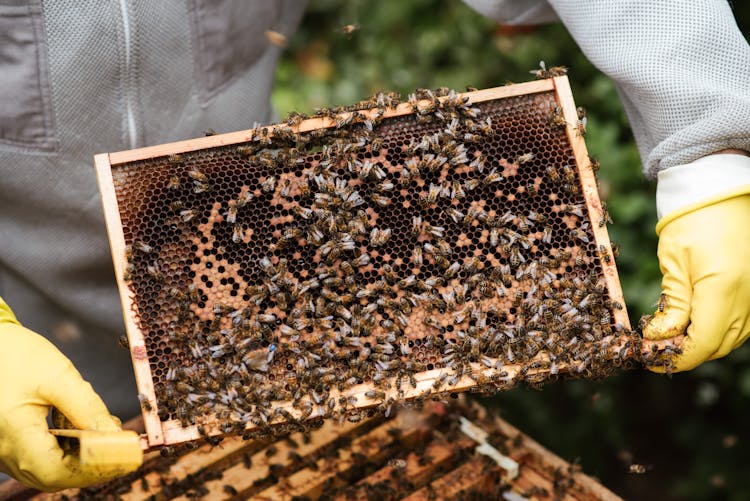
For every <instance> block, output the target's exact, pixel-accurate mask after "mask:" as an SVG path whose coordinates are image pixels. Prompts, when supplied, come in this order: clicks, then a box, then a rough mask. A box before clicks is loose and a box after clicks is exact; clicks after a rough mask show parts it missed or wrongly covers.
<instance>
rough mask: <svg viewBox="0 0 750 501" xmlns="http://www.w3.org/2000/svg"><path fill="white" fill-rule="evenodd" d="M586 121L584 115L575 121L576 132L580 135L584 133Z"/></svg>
mask: <svg viewBox="0 0 750 501" xmlns="http://www.w3.org/2000/svg"><path fill="white" fill-rule="evenodd" d="M586 123H587V118H586V117H583V118H582V119H580V120H578V122H576V133H577V134H578V135H579V136H581V137H583V136H585V135H586Z"/></svg>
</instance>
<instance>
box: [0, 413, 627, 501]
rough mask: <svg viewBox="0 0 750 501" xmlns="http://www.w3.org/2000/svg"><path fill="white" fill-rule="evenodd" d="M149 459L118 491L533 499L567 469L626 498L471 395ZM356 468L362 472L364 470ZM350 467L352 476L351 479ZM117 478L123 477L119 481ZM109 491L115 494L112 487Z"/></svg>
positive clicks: (134, 495)
mask: <svg viewBox="0 0 750 501" xmlns="http://www.w3.org/2000/svg"><path fill="white" fill-rule="evenodd" d="M458 416H463V417H465V418H468V419H470V420H471V421H472V423H473V424H474V425H475V426H477V427H478V428H480V429H481V430H482V431H483V432H485V433H488V434H492V436H493V437H494V443H495V444H500V443H502V444H504V445H505V448H504V449H503V454H504V455H505V456H506V457H508V458H510V459H511V460H512V461H514V462H516V463H517V464H518V475H517V476H515V477H514V478H507V475H506V474H505V473H507V470H506V471H503V468H502V466H499V465H497V464H495V463H493V462H492V461H488V458H487V456H483V455H482V454H480V453H477V452H476V451H475V449H476V447H477V444H478V442H476V441H475V440H474V439H472V438H470V437H469V436H468V435H465V434H461V433H460V432H456V431H455V430H456V428H457V427H456V426H455V425H456V424H457V421H458V419H460V418H459V417H458ZM394 431H397V433H394ZM506 449H507V450H506ZM152 460H154V461H156V462H158V461H160V460H161V458H159V457H158V453H154V455H153V456H149V457H147V459H146V462H145V463H144V469H143V470H142V471H141V472H140V473H139V474H137V475H135V476H133V477H132V478H130V479H128V480H127V481H125V482H126V483H129V484H130V489H129V490H127V492H122V491H120V492H119V493H118V497H119V498H120V499H122V500H123V501H131V500H132V501H135V500H142V499H145V498H147V497H150V496H154V497H155V498H156V499H175V500H178V501H188V500H189V499H191V498H190V497H189V496H188V495H187V493H185V492H183V493H181V494H179V495H169V494H168V492H169V489H168V484H174V483H178V482H180V481H183V480H184V479H186V478H188V477H193V478H201V476H202V474H203V473H205V472H207V471H214V472H215V471H220V472H221V477H220V478H216V475H214V476H211V478H209V479H207V480H203V481H202V482H201V485H202V487H204V488H205V490H206V491H207V493H206V494H205V496H204V497H203V499H228V498H230V497H231V494H229V493H227V491H226V490H225V489H224V486H225V485H229V486H231V487H232V488H233V489H235V490H236V491H237V493H238V495H237V496H236V498H242V499H245V498H248V499H274V500H276V499H279V500H289V499H292V498H293V496H295V495H296V496H300V497H305V498H309V499H317V498H318V497H319V496H320V495H321V494H322V493H324V492H325V490H326V489H329V490H330V489H333V488H336V487H339V486H340V487H344V488H346V489H351V490H344V489H342V490H340V491H339V492H338V493H336V496H335V497H334V499H337V500H339V499H340V500H346V499H354V498H356V499H359V498H360V497H357V496H355V495H354V494H355V493H359V494H363V493H364V492H367V491H370V492H372V491H373V487H374V486H376V485H378V484H380V485H390V486H392V487H394V489H395V490H396V491H398V490H401V489H403V490H402V492H400V493H399V494H398V495H399V498H400V499H403V500H409V501H427V500H429V499H434V493H435V492H437V493H440V495H441V499H452V498H454V497H458V496H459V495H460V493H461V492H462V491H464V490H466V489H471V488H475V487H478V488H479V489H480V490H482V491H485V492H492V491H493V490H495V489H496V488H498V487H501V486H507V489H508V490H509V491H511V492H515V493H516V494H518V495H523V493H524V492H529V491H530V490H532V489H538V490H540V491H542V492H543V491H546V492H547V493H548V495H547V496H544V495H537V496H536V497H535V498H538V499H547V500H548V499H552V498H557V497H558V494H561V493H559V492H555V491H554V489H555V486H556V485H555V482H556V479H557V480H559V477H562V476H566V477H567V485H568V487H567V488H566V489H565V491H564V495H563V496H562V497H561V499H564V500H566V501H584V500H585V501H589V500H598V501H622V500H621V498H620V497H619V496H617V495H615V494H614V493H613V492H612V491H610V490H609V489H607V488H606V487H604V486H603V485H602V484H600V483H598V482H597V481H596V480H595V479H593V478H592V477H589V476H587V475H586V474H585V473H582V472H580V471H577V470H576V469H574V468H573V467H572V466H571V464H570V463H568V462H566V461H564V460H563V459H561V458H560V457H558V456H557V455H555V454H554V453H552V452H550V451H549V450H547V449H545V448H544V447H543V446H541V445H540V444H539V443H537V442H535V441H534V440H533V439H532V438H530V437H529V436H527V435H525V434H523V432H522V431H520V430H518V429H517V428H516V427H514V426H513V425H511V424H509V423H508V422H506V421H504V420H502V419H501V418H500V417H498V416H497V415H495V414H494V413H491V412H489V411H487V410H486V409H485V408H483V407H482V406H481V405H479V404H477V403H475V402H470V401H467V399H460V400H459V401H457V402H455V403H453V404H450V405H444V404H441V403H431V404H428V405H426V406H425V408H424V409H423V410H421V411H409V410H405V411H404V412H399V414H398V415H396V416H395V417H393V418H392V419H388V420H385V419H383V418H382V417H376V418H370V419H364V420H362V421H360V422H359V423H344V424H343V425H340V424H338V423H337V422H335V421H334V420H329V421H326V422H325V423H324V424H323V425H322V427H320V428H318V429H316V430H313V431H311V432H310V433H309V434H308V435H307V436H305V435H304V434H303V433H294V434H292V435H290V436H289V440H285V439H279V440H275V441H274V440H263V441H251V442H248V441H243V440H241V439H240V438H239V437H228V438H227V439H225V440H224V442H222V444H221V445H220V446H219V447H210V446H208V445H204V446H202V447H200V448H198V449H196V450H194V451H191V452H185V453H184V454H181V455H180V456H178V457H177V459H176V460H175V462H174V463H173V464H171V465H168V467H166V468H165V467H161V468H154V465H153V464H152ZM393 460H402V461H403V463H402V464H401V466H402V472H401V476H399V473H398V472H394V470H395V469H397V466H395V465H396V463H395V462H394V461H393ZM246 461H247V463H249V465H250V467H249V468H248V467H247V464H245V462H246ZM365 463H371V464H372V463H375V464H377V466H376V468H375V469H374V471H365V470H364V469H362V468H364V466H365ZM357 469H362V473H360V474H357V473H356V470H357ZM352 473H353V478H347V476H348V475H350V474H352ZM500 473H502V474H500ZM274 477H275V479H274ZM400 478H405V479H408V483H410V484H411V487H402V486H401V485H399V484H400ZM163 481H166V483H163ZM113 482H114V483H117V482H121V483H120V485H122V481H118V480H114V481H113ZM342 491H343V492H342ZM104 492H112V488H110V489H109V490H108V491H107V490H106V488H105V491H104ZM431 493H432V494H431ZM78 494H79V490H78V489H67V490H65V491H61V492H58V493H54V494H46V493H38V492H37V491H34V490H32V489H27V488H24V487H22V486H20V484H18V483H17V482H8V483H7V484H0V501H22V500H23V501H27V500H30V499H31V500H33V501H53V500H54V501H60V500H61V499H64V498H63V496H65V499H77V495H78ZM175 496H176V497H175ZM101 497H102V498H104V497H105V495H104V494H102V495H101Z"/></svg>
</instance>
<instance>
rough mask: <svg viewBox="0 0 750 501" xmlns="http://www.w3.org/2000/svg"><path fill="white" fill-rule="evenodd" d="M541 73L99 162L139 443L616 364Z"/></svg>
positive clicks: (585, 179) (625, 359)
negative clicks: (107, 164) (510, 84)
mask: <svg viewBox="0 0 750 501" xmlns="http://www.w3.org/2000/svg"><path fill="white" fill-rule="evenodd" d="M561 81H563V82H564V84H565V86H567V80H564V79H560V78H558V79H555V80H547V81H543V82H544V83H545V84H546V87H545V89H546V90H543V91H539V90H538V89H537V90H535V91H534V92H529V93H522V92H521V91H519V92H518V93H516V94H517V95H509V96H508V97H503V98H494V99H493V98H491V96H492V93H491V92H490V93H489V94H487V92H488V91H479V92H476V93H467V94H456V93H454V92H453V91H448V90H445V89H440V90H438V91H434V92H433V91H426V90H420V91H418V92H417V93H415V94H414V95H411V96H409V99H408V100H407V101H405V102H404V103H399V100H398V98H397V97H396V96H394V95H391V94H379V95H377V96H375V97H374V98H373V99H372V100H370V101H365V102H362V103H359V104H358V105H355V106H352V107H349V108H345V109H323V110H320V111H319V112H318V113H317V114H316V116H315V117H313V118H311V119H309V120H305V118H306V117H303V116H301V115H298V114H294V115H292V116H290V117H289V119H288V122H287V123H285V124H281V125H279V126H275V127H263V128H256V129H255V130H253V131H250V132H249V133H248V134H246V135H244V136H243V140H242V141H239V142H238V141H236V140H232V141H230V140H229V139H226V140H224V139H223V137H222V136H215V137H214V138H204V143H202V144H205V141H206V140H208V141H213V143H212V144H213V145H212V146H210V147H200V148H198V149H195V147H192V149H190V148H185V147H184V146H185V145H184V144H183V145H182V146H180V147H182V148H183V149H179V148H178V147H172V148H171V150H170V151H167V150H169V148H166V149H165V148H160V149H158V150H155V149H151V150H148V151H149V154H144V155H141V157H142V159H136V160H130V161H122V162H113V164H112V166H111V185H108V184H107V183H108V181H107V179H106V178H102V179H103V181H100V183H103V184H102V191H103V193H104V197H103V198H104V199H105V212H107V208H106V207H107V193H110V192H112V191H114V195H115V197H116V198H115V199H114V200H111V201H112V202H113V203H112V204H111V205H113V206H114V205H116V210H117V217H114V218H113V217H111V216H110V215H108V227H109V231H110V235H111V236H112V235H114V236H115V238H114V240H117V239H118V238H120V239H121V241H122V243H123V246H122V248H119V247H117V246H115V245H114V244H113V254H114V258H115V263H116V266H119V268H118V269H120V270H121V272H122V277H121V281H120V285H121V294H122V296H123V299H124V305H125V314H126V320H129V323H128V327H129V328H128V334H129V336H130V344H131V352H132V355H133V360H134V364H135V366H136V376H137V380H138V384H139V389H140V391H141V394H140V395H139V398H141V401H142V404H143V410H144V416H145V417H146V418H147V419H146V424H147V427H148V426H151V427H152V428H153V427H154V426H161V429H162V430H164V433H165V436H159V434H158V433H157V432H155V431H153V429H152V430H150V431H149V440H150V441H151V442H152V445H156V444H158V443H162V442H163V443H174V442H180V441H184V440H188V439H194V438H198V437H199V436H201V435H203V436H208V435H213V434H219V433H245V435H246V436H249V435H248V430H256V431H257V432H259V433H270V432H271V431H274V430H275V431H274V432H277V433H278V432H279V429H275V428H274V425H275V424H278V423H286V424H287V425H292V426H299V425H301V423H303V422H304V421H305V420H306V419H310V418H313V417H317V416H323V417H338V418H339V419H342V420H344V419H348V420H350V421H352V422H356V421H358V420H360V419H362V415H363V414H362V411H361V408H364V407H374V408H376V409H378V410H380V411H384V412H385V413H386V414H388V413H390V412H391V411H392V409H393V408H394V406H395V405H397V404H399V403H403V402H404V401H406V400H410V399H416V400H417V401H422V400H424V399H426V398H429V397H439V396H440V395H441V394H443V393H445V392H449V391H463V390H472V391H484V392H492V391H498V390H500V389H506V388H509V387H512V386H513V385H515V384H516V383H517V382H519V381H526V382H529V383H532V384H540V383H542V382H545V381H548V380H550V379H554V378H556V377H558V375H561V374H568V375H574V376H583V377H595V376H603V375H606V374H607V373H609V372H610V371H611V370H613V368H615V367H618V366H621V365H623V364H629V363H630V362H631V360H632V359H633V357H634V356H636V352H637V342H638V340H637V338H636V337H634V336H633V335H632V333H631V331H630V330H629V326H628V322H627V316H626V314H625V311H624V306H623V305H622V303H621V301H622V299H621V292H620V291H619V283H618V282H617V276H616V270H615V268H614V263H613V261H612V251H611V248H610V244H609V241H608V239H606V238H605V237H606V229H605V228H604V225H605V223H606V219H607V216H606V213H605V212H604V211H602V210H601V205H600V202H599V199H598V195H597V192H596V186H595V184H594V178H593V174H592V172H591V171H592V168H591V164H590V162H589V160H588V158H587V157H585V156H584V157H582V156H581V153H580V149H581V145H582V139H581V138H580V137H579V135H580V134H582V132H583V131H582V130H581V127H580V124H579V123H578V122H577V118H576V117H575V112H573V115H572V116H570V113H569V112H566V111H565V109H567V108H566V106H568V105H566V104H565V103H564V102H562V101H561V98H560V95H559V88H560V82H561ZM522 85H523V84H522ZM566 88H567V87H566ZM501 89H505V90H506V93H507V89H508V88H507V87H506V88H501ZM510 94H513V93H512V92H511V93H510ZM482 96H484V97H482ZM487 96H490V97H487ZM570 102H571V103H572V101H570ZM568 107H569V106H568ZM573 109H574V107H573ZM228 136H229V135H227V137H228ZM233 137H235V138H236V136H233ZM574 143H575V144H578V146H577V147H576V148H577V150H578V151H577V152H576V151H574ZM157 151H158V153H159V154H156V153H155V152H157ZM583 151H584V152H585V146H583ZM125 153H127V152H125ZM114 155H115V154H112V156H111V157H110V159H112V158H115V157H114ZM100 175H101V172H100ZM118 218H119V219H118ZM111 238H112V237H111ZM114 240H113V242H114ZM118 263H119V264H118ZM149 417H150V418H149ZM157 418H158V419H157ZM154 423H156V424H154Z"/></svg>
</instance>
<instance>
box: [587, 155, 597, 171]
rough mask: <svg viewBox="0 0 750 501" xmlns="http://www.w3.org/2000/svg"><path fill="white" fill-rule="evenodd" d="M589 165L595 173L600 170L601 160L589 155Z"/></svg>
mask: <svg viewBox="0 0 750 501" xmlns="http://www.w3.org/2000/svg"><path fill="white" fill-rule="evenodd" d="M589 165H591V170H593V171H594V172H596V171H598V170H599V160H597V159H596V157H593V156H591V155H589Z"/></svg>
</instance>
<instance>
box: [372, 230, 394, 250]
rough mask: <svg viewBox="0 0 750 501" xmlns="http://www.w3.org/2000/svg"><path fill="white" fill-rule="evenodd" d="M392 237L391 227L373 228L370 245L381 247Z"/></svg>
mask: <svg viewBox="0 0 750 501" xmlns="http://www.w3.org/2000/svg"><path fill="white" fill-rule="evenodd" d="M390 238H391V229H390V228H385V229H382V230H381V229H379V228H373V229H372V231H371V232H370V245H372V246H373V247H381V246H383V245H385V243H386V242H388V240H389V239H390Z"/></svg>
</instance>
